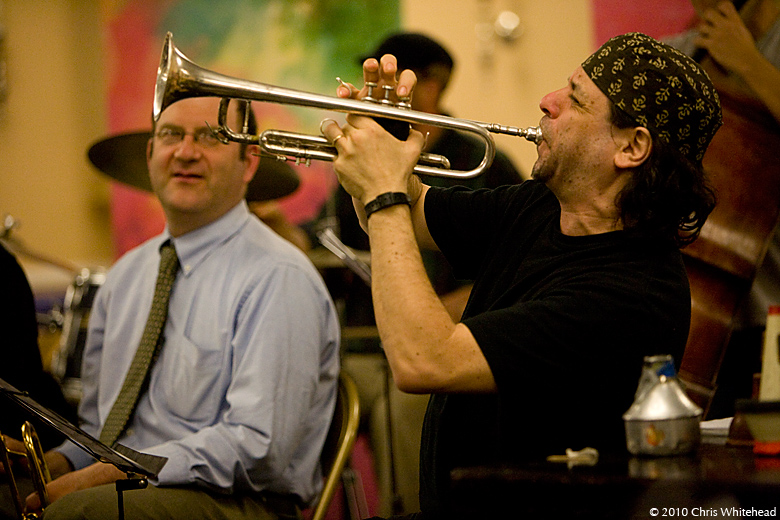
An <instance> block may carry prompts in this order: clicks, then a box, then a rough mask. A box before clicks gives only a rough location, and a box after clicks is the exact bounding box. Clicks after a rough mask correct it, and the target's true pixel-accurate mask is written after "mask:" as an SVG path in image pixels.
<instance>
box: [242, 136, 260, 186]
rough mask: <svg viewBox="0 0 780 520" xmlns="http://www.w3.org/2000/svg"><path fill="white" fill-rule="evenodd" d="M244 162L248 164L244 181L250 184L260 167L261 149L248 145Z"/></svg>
mask: <svg viewBox="0 0 780 520" xmlns="http://www.w3.org/2000/svg"><path fill="white" fill-rule="evenodd" d="M244 162H245V163H246V170H245V172H244V180H245V181H246V182H247V183H249V182H251V180H252V178H253V177H254V176H255V172H257V168H258V166H259V165H260V147H259V146H257V145H254V144H250V145H248V146H247V147H246V150H245V151H244Z"/></svg>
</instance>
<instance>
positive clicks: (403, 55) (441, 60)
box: [360, 32, 455, 89]
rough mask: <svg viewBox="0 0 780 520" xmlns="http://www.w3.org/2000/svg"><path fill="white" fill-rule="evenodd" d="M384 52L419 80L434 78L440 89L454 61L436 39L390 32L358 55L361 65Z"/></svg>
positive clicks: (399, 67)
mask: <svg viewBox="0 0 780 520" xmlns="http://www.w3.org/2000/svg"><path fill="white" fill-rule="evenodd" d="M385 54H392V55H393V56H395V57H396V59H397V60H398V69H399V70H403V69H411V70H413V71H414V72H415V74H417V76H418V78H420V79H428V78H430V79H435V80H436V81H438V82H439V83H440V84H441V86H442V89H443V88H445V87H446V86H447V83H449V81H450V76H451V74H452V69H453V68H454V67H455V61H454V60H453V59H452V56H451V55H450V53H449V52H447V50H446V49H445V48H444V47H443V46H442V45H441V44H440V43H439V42H437V41H436V40H434V39H432V38H430V37H428V36H426V35H424V34H422V33H414V32H400V33H394V34H391V35H390V36H388V37H387V38H385V39H384V40H382V42H381V43H380V44H379V45H378V46H377V48H376V49H374V50H373V51H372V52H371V53H370V54H368V55H365V56H362V57H361V58H360V63H361V64H362V63H363V62H364V61H365V60H366V59H368V58H376V59H377V60H379V59H380V58H381V57H382V56H383V55H385Z"/></svg>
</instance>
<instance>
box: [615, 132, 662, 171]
mask: <svg viewBox="0 0 780 520" xmlns="http://www.w3.org/2000/svg"><path fill="white" fill-rule="evenodd" d="M615 139H616V142H617V143H618V144H619V148H618V150H617V152H616V153H615V166H616V167H618V168H624V169H625V168H636V167H638V166H639V165H641V164H642V163H643V162H645V161H646V160H647V158H648V157H650V152H652V151H653V138H652V136H651V135H650V131H649V130H648V129H647V128H645V127H643V126H637V127H634V128H622V129H620V130H618V131H617V135H616V136H615Z"/></svg>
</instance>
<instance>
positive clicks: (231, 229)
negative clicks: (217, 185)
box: [161, 200, 250, 276]
mask: <svg viewBox="0 0 780 520" xmlns="http://www.w3.org/2000/svg"><path fill="white" fill-rule="evenodd" d="M249 216H250V212H249V207H248V206H247V203H246V201H245V200H242V201H241V202H240V203H239V204H237V205H236V206H235V207H234V208H233V209H231V210H230V211H228V212H227V213H225V214H224V215H223V216H221V217H220V218H218V219H217V220H215V221H214V222H212V223H211V224H207V225H205V226H203V227H200V228H198V229H196V230H194V231H190V232H189V233H185V234H184V235H182V236H180V237H176V238H173V237H171V234H170V231H169V230H168V226H166V227H165V231H164V232H163V234H162V237H161V238H162V242H161V243H164V242H165V241H166V240H168V239H170V240H172V241H173V245H174V246H175V247H176V254H177V255H178V256H179V263H180V264H181V272H182V274H183V275H184V276H187V275H189V274H190V273H191V272H192V271H193V270H194V269H195V268H196V267H197V266H198V265H199V264H200V263H201V262H203V260H204V259H205V258H206V257H207V256H208V255H209V253H210V252H211V251H213V250H214V249H216V248H217V247H219V246H220V245H222V244H224V243H225V242H227V241H228V240H230V239H231V238H232V237H233V235H235V234H236V233H238V231H239V230H240V229H241V228H242V227H244V225H246V223H247V221H248V220H249Z"/></svg>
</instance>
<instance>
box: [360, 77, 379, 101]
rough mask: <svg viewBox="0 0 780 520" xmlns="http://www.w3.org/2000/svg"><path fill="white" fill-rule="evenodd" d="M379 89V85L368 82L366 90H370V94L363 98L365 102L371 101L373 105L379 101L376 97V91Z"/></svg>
mask: <svg viewBox="0 0 780 520" xmlns="http://www.w3.org/2000/svg"><path fill="white" fill-rule="evenodd" d="M376 87H377V84H376V83H374V82H373V81H366V88H367V89H368V93H367V94H366V97H364V98H363V101H369V102H371V103H376V102H377V101H378V100H377V98H375V97H374V89H375V88H376Z"/></svg>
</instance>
